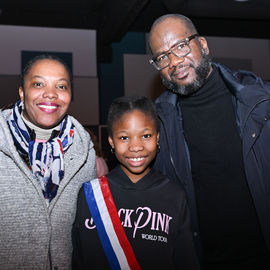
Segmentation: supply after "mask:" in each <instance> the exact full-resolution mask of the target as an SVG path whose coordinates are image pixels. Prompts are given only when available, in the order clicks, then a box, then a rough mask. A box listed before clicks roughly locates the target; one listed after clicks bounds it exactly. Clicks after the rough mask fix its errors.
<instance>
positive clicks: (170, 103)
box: [155, 90, 178, 114]
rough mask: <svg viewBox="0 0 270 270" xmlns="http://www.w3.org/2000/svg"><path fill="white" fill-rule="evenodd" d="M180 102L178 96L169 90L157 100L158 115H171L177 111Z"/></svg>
mask: <svg viewBox="0 0 270 270" xmlns="http://www.w3.org/2000/svg"><path fill="white" fill-rule="evenodd" d="M177 102H178V96H177V95H176V94H174V93H172V92H171V91H169V90H167V91H165V92H164V93H162V94H161V95H160V96H159V97H158V98H157V99H156V100H155V105H156V108H157V112H158V113H161V112H162V113H163V114H170V113H171V112H172V111H174V110H175V108H176V106H177Z"/></svg>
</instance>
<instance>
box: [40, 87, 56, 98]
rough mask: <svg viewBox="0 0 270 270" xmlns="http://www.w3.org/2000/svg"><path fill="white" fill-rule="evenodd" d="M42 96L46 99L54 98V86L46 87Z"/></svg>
mask: <svg viewBox="0 0 270 270" xmlns="http://www.w3.org/2000/svg"><path fill="white" fill-rule="evenodd" d="M43 96H44V97H47V98H56V97H57V96H58V94H57V89H56V88H55V87H54V86H47V87H46V88H45V89H44V92H43Z"/></svg>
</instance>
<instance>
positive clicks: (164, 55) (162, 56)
mask: <svg viewBox="0 0 270 270" xmlns="http://www.w3.org/2000/svg"><path fill="white" fill-rule="evenodd" d="M167 58H168V56H167V55H166V54H162V55H159V56H158V57H157V59H156V61H157V62H158V63H160V62H162V61H164V60H166V59H167Z"/></svg>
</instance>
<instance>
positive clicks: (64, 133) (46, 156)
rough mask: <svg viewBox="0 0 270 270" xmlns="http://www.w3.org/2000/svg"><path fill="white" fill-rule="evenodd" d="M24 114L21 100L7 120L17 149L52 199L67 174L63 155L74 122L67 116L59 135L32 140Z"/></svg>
mask: <svg viewBox="0 0 270 270" xmlns="http://www.w3.org/2000/svg"><path fill="white" fill-rule="evenodd" d="M21 113H22V103H21V101H20V100H19V101H18V102H17V103H16V104H15V106H14V107H13V109H12V111H11V113H10V115H9V117H8V119H7V123H8V125H9V128H10V130H11V134H12V136H13V140H14V144H15V146H16V148H17V149H18V151H19V152H20V153H21V155H22V156H23V155H24V156H25V155H26V156H28V159H29V166H30V169H31V170H32V172H33V174H34V176H36V178H37V180H38V182H39V183H40V185H41V188H42V191H43V194H44V197H45V199H47V200H48V201H49V202H50V201H51V200H52V199H53V198H54V197H55V195H56V193H57V189H58V186H59V183H60V181H61V179H62V178H63V176H64V160H63V154H64V152H65V151H66V150H67V149H68V148H69V146H70V145H71V144H72V141H73V132H74V125H73V124H72V122H71V120H70V117H69V116H68V115H67V116H66V117H65V118H64V119H63V120H62V122H61V125H60V131H59V134H58V136H57V137H55V138H53V139H49V140H48V141H47V142H37V141H35V140H33V139H31V136H30V134H29V132H28V129H27V127H26V125H25V123H24V121H23V119H22V117H21Z"/></svg>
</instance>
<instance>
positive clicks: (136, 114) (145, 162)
mask: <svg viewBox="0 0 270 270" xmlns="http://www.w3.org/2000/svg"><path fill="white" fill-rule="evenodd" d="M112 134H113V136H112V137H109V143H110V145H111V147H112V148H114V149H115V155H116V157H117V159H118V161H119V162H120V166H121V168H122V169H123V171H124V172H125V173H126V175H127V176H128V177H129V178H130V180H131V181H132V182H133V183H136V182H137V181H139V180H140V179H141V178H142V177H143V176H145V175H146V174H147V173H148V172H149V171H150V167H149V165H150V163H151V161H152V160H153V159H154V158H155V156H156V149H157V143H158V139H159V134H158V133H157V131H156V125H155V121H154V119H153V118H152V117H151V116H149V115H146V114H145V113H143V112H141V111H139V110H133V111H131V112H128V113H125V114H124V115H123V116H122V117H121V118H120V119H119V120H118V121H116V122H114V123H113V126H112Z"/></svg>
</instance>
